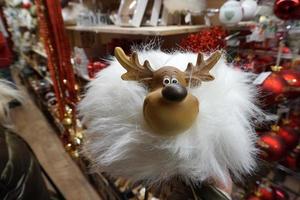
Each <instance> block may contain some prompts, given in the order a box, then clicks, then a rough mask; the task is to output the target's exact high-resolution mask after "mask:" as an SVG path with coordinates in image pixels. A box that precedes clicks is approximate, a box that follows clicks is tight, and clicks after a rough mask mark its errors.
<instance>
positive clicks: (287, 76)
mask: <svg viewBox="0 0 300 200" xmlns="http://www.w3.org/2000/svg"><path fill="white" fill-rule="evenodd" d="M279 74H280V75H281V76H282V77H283V78H284V80H286V82H287V83H288V84H289V85H290V86H293V87H300V72H299V71H295V70H282V71H280V73H279Z"/></svg>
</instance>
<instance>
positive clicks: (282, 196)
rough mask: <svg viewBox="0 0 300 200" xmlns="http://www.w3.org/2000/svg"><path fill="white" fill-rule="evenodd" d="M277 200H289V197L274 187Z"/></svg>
mask: <svg viewBox="0 0 300 200" xmlns="http://www.w3.org/2000/svg"><path fill="white" fill-rule="evenodd" d="M272 188H273V193H274V199H275V200H289V195H288V194H287V193H286V192H285V191H284V190H283V189H281V188H279V187H272Z"/></svg>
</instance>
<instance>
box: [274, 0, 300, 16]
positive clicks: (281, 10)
mask: <svg viewBox="0 0 300 200" xmlns="http://www.w3.org/2000/svg"><path fill="white" fill-rule="evenodd" d="M274 13H275V15H276V16H277V17H279V18H280V19H283V20H290V19H299V17H300V14H299V13H300V0H276V1H275V3H274Z"/></svg>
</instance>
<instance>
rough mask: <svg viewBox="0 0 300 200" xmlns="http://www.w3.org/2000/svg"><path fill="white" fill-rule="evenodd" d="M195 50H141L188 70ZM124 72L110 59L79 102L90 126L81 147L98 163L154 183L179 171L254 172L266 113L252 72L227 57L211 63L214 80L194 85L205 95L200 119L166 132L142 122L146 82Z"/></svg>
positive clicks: (197, 174) (222, 175)
mask: <svg viewBox="0 0 300 200" xmlns="http://www.w3.org/2000/svg"><path fill="white" fill-rule="evenodd" d="M196 58H197V55H196V54H193V53H180V52H175V53H173V54H166V53H163V52H161V51H159V50H156V51H154V50H152V51H148V52H139V59H140V62H141V63H142V62H143V61H144V60H145V59H147V60H149V61H150V64H151V66H152V67H153V68H154V69H158V68H160V67H162V66H176V67H178V68H179V69H181V70H183V71H184V70H185V68H186V66H187V63H189V62H193V63H195V62H196ZM123 73H125V70H124V69H123V67H121V65H120V64H119V63H118V62H117V61H116V60H114V61H112V62H111V65H110V66H109V67H108V68H107V69H105V70H103V71H101V72H100V73H99V74H98V75H97V78H96V79H95V80H93V81H92V82H91V83H90V84H89V86H88V90H87V93H86V95H85V97H84V99H83V100H82V102H81V103H80V105H79V109H80V113H81V115H82V117H83V122H84V123H85V124H86V126H87V132H86V143H85V144H84V145H83V152H84V153H86V154H87V155H88V156H89V157H90V158H91V159H92V161H93V162H94V165H93V166H92V167H93V169H94V170H97V171H104V172H108V173H110V174H111V175H115V176H122V177H126V178H129V179H131V180H132V181H140V180H143V181H148V182H151V183H154V182H161V181H163V180H166V179H168V178H171V177H172V176H176V175H179V176H181V177H184V178H185V179H187V180H191V181H193V182H194V181H195V182H196V181H197V182H199V181H200V182H201V181H204V180H206V179H207V178H211V177H214V178H218V179H219V180H220V181H223V182H224V183H225V182H226V176H227V175H228V172H229V171H230V172H232V173H233V174H234V175H235V176H237V177H239V176H240V175H241V174H243V173H249V172H251V170H252V169H253V167H254V166H255V153H256V149H255V146H254V143H255V139H256V137H255V134H254V131H253V129H252V126H251V119H252V118H253V117H254V118H255V117H256V116H258V115H259V114H260V110H259V109H258V108H257V107H256V105H255V104H254V101H255V96H256V94H257V91H256V90H255V88H254V87H253V86H251V84H249V81H250V79H251V75H249V74H247V73H245V72H241V71H237V70H235V69H233V68H231V67H230V66H228V64H226V63H225V60H224V59H223V58H221V59H220V61H219V62H218V63H217V64H216V66H215V67H214V68H213V70H212V71H211V73H212V74H213V75H214V76H215V80H214V81H211V82H203V83H202V85H201V86H200V87H197V88H192V89H190V90H189V92H191V93H192V94H193V95H195V96H196V97H197V98H198V100H199V102H200V106H199V110H200V111H199V115H198V118H197V120H196V122H195V124H194V126H193V127H192V128H190V129H189V130H188V131H186V132H185V133H183V134H180V135H178V136H176V137H166V138H164V137H159V136H155V135H153V134H151V133H150V132H151V130H150V129H149V128H148V127H147V125H146V124H145V122H144V119H143V101H144V99H145V96H146V95H147V89H146V88H145V87H143V85H141V84H139V83H137V82H134V81H124V80H122V79H121V78H120V77H121V75H122V74H123Z"/></svg>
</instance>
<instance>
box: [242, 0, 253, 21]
mask: <svg viewBox="0 0 300 200" xmlns="http://www.w3.org/2000/svg"><path fill="white" fill-rule="evenodd" d="M241 6H242V8H243V20H251V19H253V18H254V17H255V15H256V12H257V2H256V1H255V0H244V1H243V2H242V4H241Z"/></svg>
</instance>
